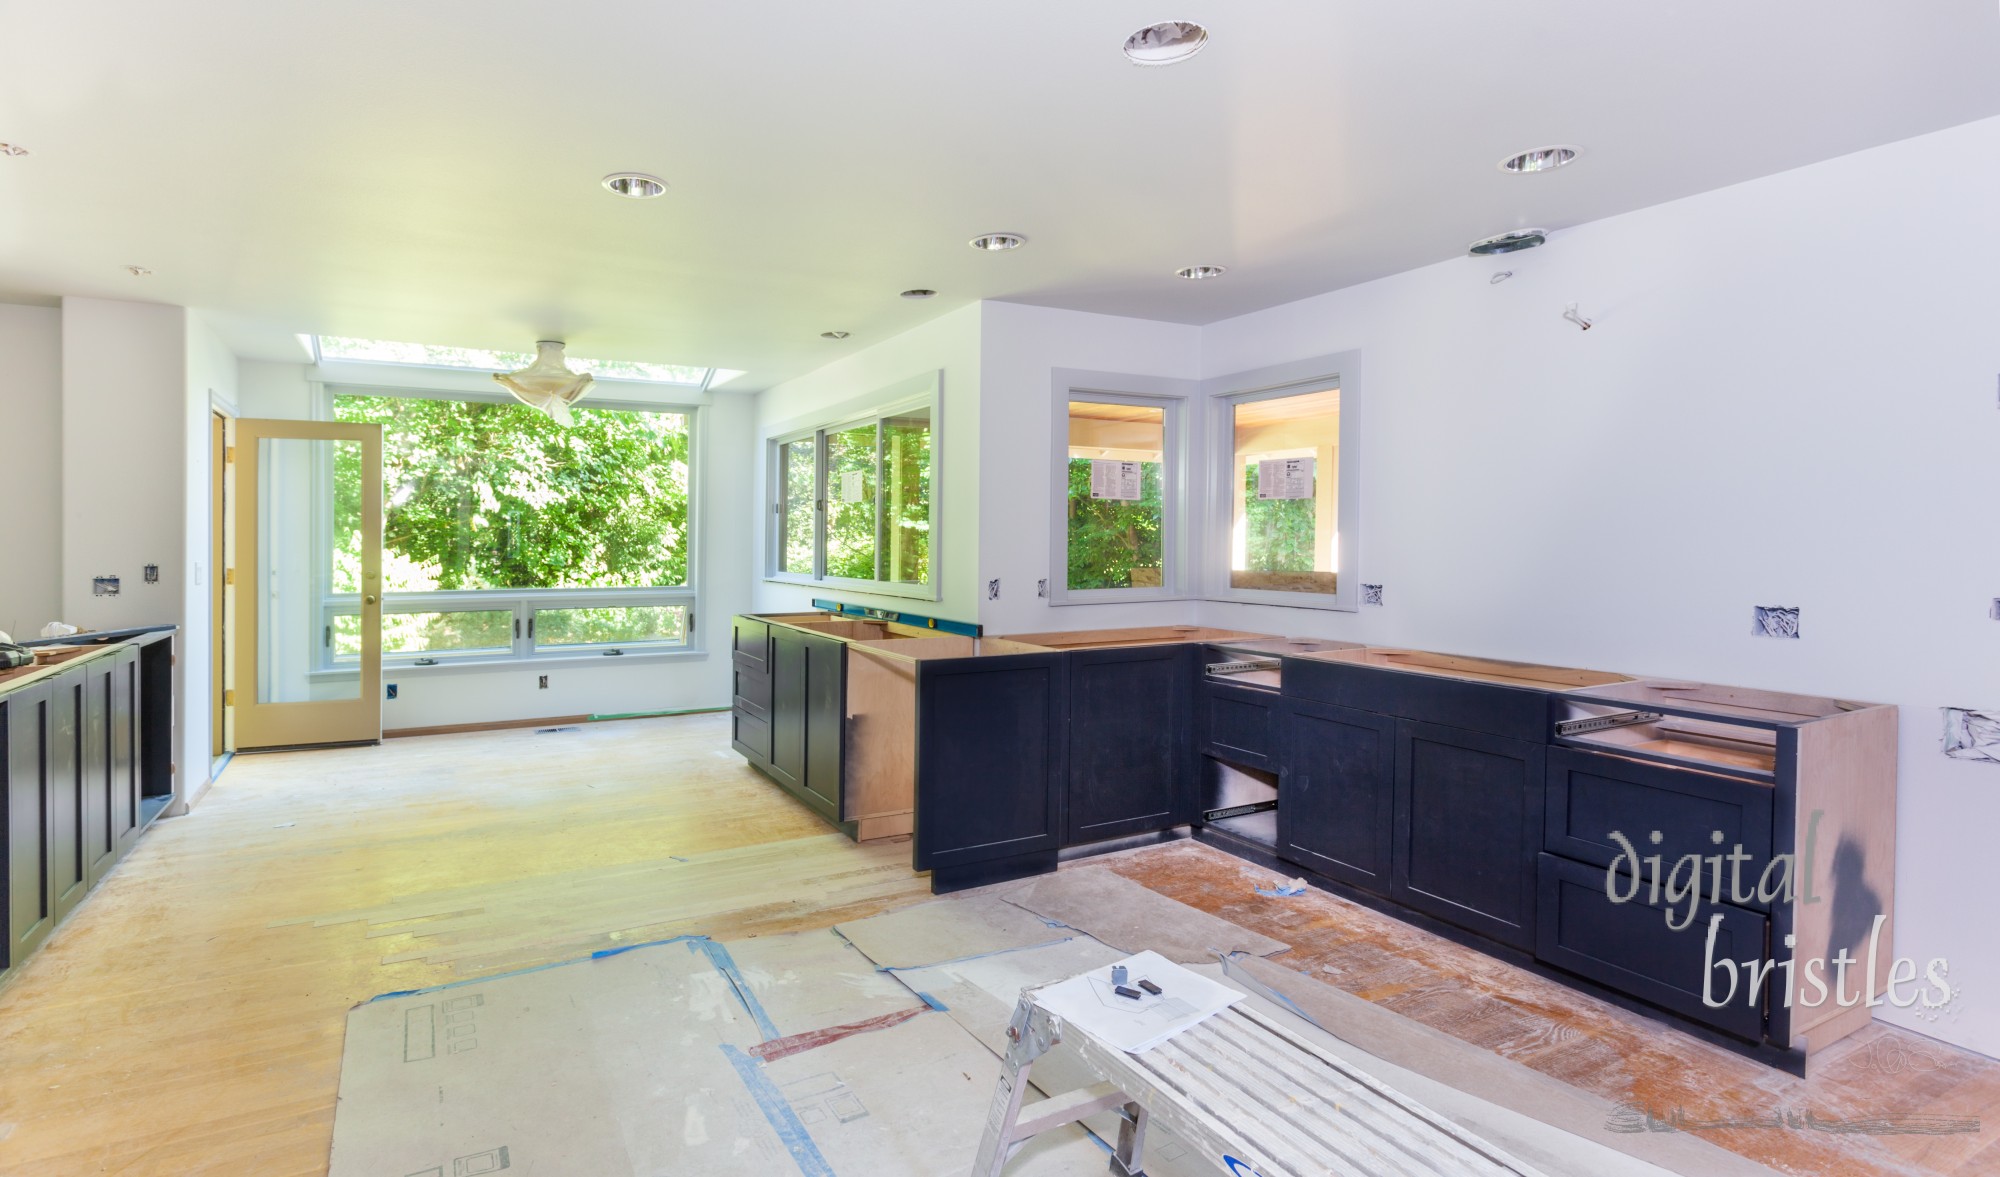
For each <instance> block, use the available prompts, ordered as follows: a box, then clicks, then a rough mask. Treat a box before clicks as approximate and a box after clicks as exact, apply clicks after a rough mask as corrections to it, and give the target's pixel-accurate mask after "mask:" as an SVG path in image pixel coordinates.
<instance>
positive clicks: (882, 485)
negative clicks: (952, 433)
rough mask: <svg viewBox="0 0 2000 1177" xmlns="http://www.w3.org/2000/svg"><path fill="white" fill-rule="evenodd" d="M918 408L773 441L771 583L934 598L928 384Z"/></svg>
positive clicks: (933, 460)
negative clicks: (823, 585)
mask: <svg viewBox="0 0 2000 1177" xmlns="http://www.w3.org/2000/svg"><path fill="white" fill-rule="evenodd" d="M925 381H926V382H927V383H928V386H929V388H930V389H931V390H933V391H932V393H931V395H929V396H927V397H925V398H924V400H923V401H922V403H910V402H905V403H902V404H899V405H896V406H895V407H893V408H889V409H884V410H871V411H869V412H867V413H864V414H860V415H855V416H847V417H843V418H842V419H841V420H839V421H837V422H834V423H831V424H829V425H827V426H825V427H823V428H817V429H812V430H808V431H804V432H799V433H795V434H792V435H789V436H785V437H780V438H777V439H774V440H773V442H772V448H771V471H772V482H773V486H772V505H773V514H774V518H775V521H776V526H775V527H774V528H773V536H772V543H771V547H772V552H771V558H770V569H771V575H772V577H773V578H774V579H780V580H805V581H814V582H833V583H842V584H851V585H854V586H857V587H867V588H870V589H873V590H875V591H880V592H885V593H890V594H894V595H900V596H926V597H931V598H933V599H934V598H935V597H936V587H935V585H934V584H933V583H932V576H931V569H932V561H933V560H934V559H935V536H936V526H937V520H938V504H937V495H936V493H935V487H936V479H937V453H936V448H935V437H936V434H935V424H936V414H937V407H936V401H935V391H934V390H935V388H936V381H935V378H933V377H926V378H925Z"/></svg>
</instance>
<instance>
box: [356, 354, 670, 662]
mask: <svg viewBox="0 0 2000 1177" xmlns="http://www.w3.org/2000/svg"><path fill="white" fill-rule="evenodd" d="M332 407H333V417H334V419H335V420H337V421H349V422H364V423H371V424H379V425H381V426H382V485H383V494H384V495H385V496H386V498H387V501H386V503H385V504H384V509H383V536H382V547H383V552H382V589H383V600H382V654H383V658H384V660H385V661H388V662H391V663H396V662H401V663H405V664H416V665H430V664H435V663H442V662H447V661H451V662H458V661H474V660H479V659H490V658H496V657H533V656H536V655H557V654H562V655H578V654H598V655H618V654H626V653H645V652H652V651H658V650H667V649H681V648H685V647H687V646H688V645H689V644H690V643H689V629H690V624H691V621H692V618H693V613H694V606H695V595H694V590H693V587H692V583H693V582H692V577H691V568H690V553H691V551H692V538H693V537H692V519H693V517H694V515H693V501H692V487H691V483H690V472H691V470H692V462H693V438H694V430H693V422H694V418H693V412H692V410H687V409H679V408H674V409H626V408H617V407H611V406H607V405H603V404H591V403H586V404H584V405H580V406H578V407H577V408H576V409H575V410H574V412H575V416H576V423H575V424H574V425H573V426H570V427H564V426H561V425H558V424H556V423H555V422H554V421H551V420H550V419H549V418H548V417H546V416H544V415H543V414H541V413H539V412H536V411H535V410H533V409H530V408H528V407H526V406H525V405H518V404H515V403H513V402H511V401H499V400H494V401H488V400H483V399H480V400H472V399H442V398H436V397H427V396H405V395H382V394H375V393H361V392H349V391H345V390H341V391H336V392H335V393H334V394H333V397H332ZM325 477H326V479H327V484H328V493H330V494H331V497H332V501H333V504H334V510H333V518H334V520H335V535H334V536H333V543H332V544H331V548H332V556H331V567H330V568H329V569H328V571H327V574H326V576H325V577H324V579H323V581H322V583H324V584H325V585H327V589H328V591H327V592H326V593H325V595H324V596H323V598H322V600H321V603H320V608H321V611H322V614H323V616H324V624H323V626H322V633H323V635H324V649H323V651H322V656H321V660H320V664H321V668H322V669H323V670H327V671H341V670H344V669H347V668H349V667H351V666H352V665H353V664H354V661H355V659H356V658H357V657H358V656H359V651H360V637H361V634H360V629H359V626H360V602H359V589H360V585H359V573H358V569H359V567H360V554H359V552H358V551H355V550H353V544H354V542H356V540H355V537H356V536H357V535H358V534H359V528H358V526H350V525H349V524H348V523H347V521H348V520H352V519H358V518H359V514H360V510H361V502H360V489H359V488H360V469H359V466H358V463H356V462H351V461H336V462H335V463H333V466H332V469H330V470H328V471H327V472H326V475H325Z"/></svg>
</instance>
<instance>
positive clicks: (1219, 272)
mask: <svg viewBox="0 0 2000 1177" xmlns="http://www.w3.org/2000/svg"><path fill="white" fill-rule="evenodd" d="M1228 272H1229V267H1228V266H1189V267H1187V268H1186V269H1182V270H1175V271H1174V273H1176V274H1179V275H1180V276H1181V277H1183V278H1186V279H1187V280H1188V281H1190V282H1199V281H1201V280H1202V279H1203V278H1220V277H1222V276H1223V275H1224V274H1227V273H1228Z"/></svg>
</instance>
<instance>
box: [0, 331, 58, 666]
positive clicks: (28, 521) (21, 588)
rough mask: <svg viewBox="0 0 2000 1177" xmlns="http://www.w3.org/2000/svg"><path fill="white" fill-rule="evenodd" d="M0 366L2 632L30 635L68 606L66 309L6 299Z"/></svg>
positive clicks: (21, 638)
mask: <svg viewBox="0 0 2000 1177" xmlns="http://www.w3.org/2000/svg"><path fill="white" fill-rule="evenodd" d="M0 372H4V373H5V376H0V440H4V445H5V453H4V454H0V502H4V503H6V504H7V508H6V512H5V516H4V519H0V630H4V631H6V632H7V633H9V634H12V635H13V637H14V639H15V640H16V641H24V640H26V639H28V638H31V637H35V636H37V635H38V634H39V633H40V632H41V628H42V626H43V625H44V624H45V623H47V622H49V621H51V620H54V618H55V616H56V614H57V613H58V612H60V611H61V604H60V600H61V593H60V590H59V585H60V584H61V581H62V314H61V312H59V311H57V310H56V309H55V308H54V307H24V306H12V305H0Z"/></svg>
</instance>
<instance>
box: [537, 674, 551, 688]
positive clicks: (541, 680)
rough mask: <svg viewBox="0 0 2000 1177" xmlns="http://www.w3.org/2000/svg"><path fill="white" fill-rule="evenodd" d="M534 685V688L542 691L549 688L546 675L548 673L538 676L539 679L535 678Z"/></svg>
mask: <svg viewBox="0 0 2000 1177" xmlns="http://www.w3.org/2000/svg"><path fill="white" fill-rule="evenodd" d="M535 687H536V689H537V690H543V691H546V690H548V689H549V676H548V675H546V674H545V675H542V676H541V677H540V678H539V679H537V680H536V683H535Z"/></svg>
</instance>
